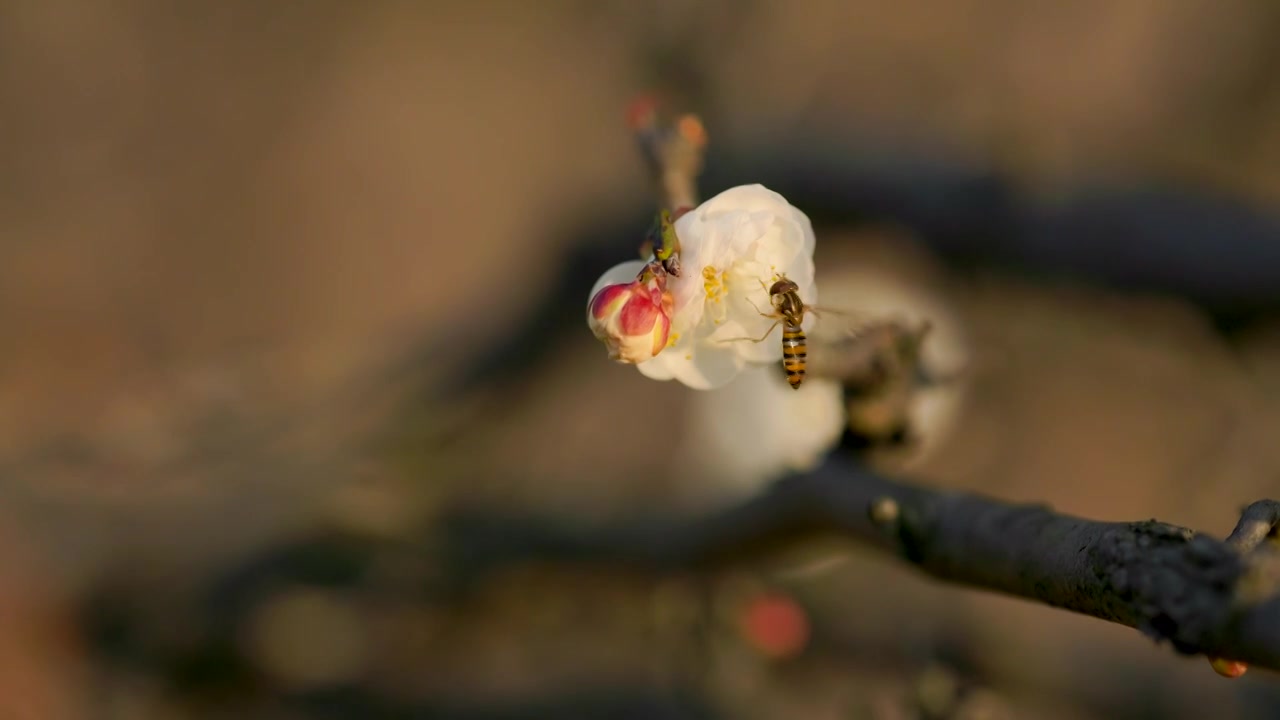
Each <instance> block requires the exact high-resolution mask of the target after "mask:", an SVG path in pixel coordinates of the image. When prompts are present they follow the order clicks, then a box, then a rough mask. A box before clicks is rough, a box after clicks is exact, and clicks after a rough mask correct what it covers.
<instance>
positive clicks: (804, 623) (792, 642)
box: [740, 593, 809, 659]
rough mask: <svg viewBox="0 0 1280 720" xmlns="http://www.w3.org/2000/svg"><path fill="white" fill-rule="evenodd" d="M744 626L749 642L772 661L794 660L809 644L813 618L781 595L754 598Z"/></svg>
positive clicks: (746, 608)
mask: <svg viewBox="0 0 1280 720" xmlns="http://www.w3.org/2000/svg"><path fill="white" fill-rule="evenodd" d="M740 623H741V629H742V634H743V635H744V636H745V637H746V639H747V642H749V643H751V645H752V646H753V647H755V648H756V650H758V651H760V652H761V653H762V654H764V655H767V656H769V657H771V658H775V659H784V658H790V657H794V656H796V655H798V654H800V652H801V651H802V650H804V648H805V645H807V644H808V642H809V618H808V617H807V616H806V615H805V613H804V610H803V609H802V608H801V607H800V605H799V604H797V603H796V601H795V600H792V599H791V598H790V597H787V596H786V595H783V594H781V593H765V594H763V595H758V596H756V597H754V598H752V599H751V600H750V601H748V603H747V605H746V607H745V608H744V610H743V612H742V615H741V616H740Z"/></svg>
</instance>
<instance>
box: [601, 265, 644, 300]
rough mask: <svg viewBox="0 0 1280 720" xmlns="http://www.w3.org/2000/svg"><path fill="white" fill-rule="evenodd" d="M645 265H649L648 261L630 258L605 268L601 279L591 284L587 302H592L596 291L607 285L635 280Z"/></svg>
mask: <svg viewBox="0 0 1280 720" xmlns="http://www.w3.org/2000/svg"><path fill="white" fill-rule="evenodd" d="M645 265H648V263H646V262H645V261H644V260H628V261H626V262H624V263H619V264H617V265H614V266H613V267H611V268H609V269H608V270H605V271H604V274H603V275H601V276H600V279H599V280H597V281H596V284H595V285H592V286H591V294H590V295H588V296H587V302H588V303H590V302H591V298H594V297H595V296H596V293H598V292H600V289H601V288H603V287H604V286H605V285H615V284H617V283H628V282H631V281H632V280H635V279H636V276H637V275H639V274H640V271H641V270H643V269H644V266H645Z"/></svg>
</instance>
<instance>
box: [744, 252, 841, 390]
mask: <svg viewBox="0 0 1280 720" xmlns="http://www.w3.org/2000/svg"><path fill="white" fill-rule="evenodd" d="M760 285H761V287H764V289H765V291H766V292H768V293H769V304H770V305H772V306H773V312H771V313H766V312H760V308H756V311H757V312H760V314H761V315H763V316H765V317H767V318H772V319H773V324H772V325H770V326H769V329H768V330H767V331H765V333H764V335H761V336H760V337H759V338H731V339H729V340H725V341H724V342H736V341H739V340H750V341H751V342H764V341H765V339H767V338H768V337H769V335H770V333H772V332H773V329H774V328H776V327H778V325H779V324H781V325H782V368H783V369H784V370H786V372H787V382H788V383H790V384H791V389H793V390H799V389H800V384H801V383H803V382H804V375H805V358H807V357H808V354H809V352H808V340H807V338H806V337H805V333H804V327H802V326H803V324H804V316H805V314H806V313H813V314H814V315H818V309H817V308H814V307H811V306H808V305H805V304H804V301H803V300H801V299H800V286H799V285H796V284H795V282H794V281H792V280H789V279H787V277H786V276H785V275H779V276H778V279H777V280H775V281H774V283H773V285H765V284H764V281H763V280H762V281H761V282H760ZM824 312H825V311H824Z"/></svg>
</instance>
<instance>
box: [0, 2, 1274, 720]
mask: <svg viewBox="0 0 1280 720" xmlns="http://www.w3.org/2000/svg"><path fill="white" fill-rule="evenodd" d="M647 91H656V92H658V93H660V94H661V95H662V96H663V97H664V98H665V99H666V101H667V102H668V103H669V106H670V107H672V108H673V109H675V110H678V111H692V112H697V113H698V114H700V116H701V117H702V119H703V121H704V123H705V125H706V127H707V129H708V132H709V135H710V147H709V152H708V157H707V169H706V173H705V174H704V176H703V177H702V179H701V183H700V186H701V190H702V193H703V195H704V197H709V196H710V195H712V194H714V193H716V192H719V191H720V190H722V189H725V188H728V187H731V186H733V185H737V184H742V183H754V182H759V183H762V184H764V185H766V186H768V187H770V188H771V189H774V190H777V191H779V192H781V193H782V194H784V195H785V196H786V197H787V199H788V200H789V201H791V202H792V203H793V204H794V205H796V206H797V207H799V208H801V209H802V210H804V211H805V212H806V213H808V214H809V215H810V217H811V218H812V220H813V222H814V226H815V228H816V231H817V235H818V250H817V254H816V262H817V268H818V283H819V286H820V288H821V291H822V293H823V298H824V300H825V301H826V303H837V304H841V305H847V306H851V307H867V308H876V309H877V310H884V311H886V312H890V311H892V312H902V313H906V314H909V315H913V316H918V317H921V318H929V319H931V320H932V321H933V322H934V323H935V326H936V329H937V332H936V333H935V334H934V335H932V336H931V337H930V339H929V343H928V344H927V346H926V351H925V356H926V360H928V361H929V362H932V363H934V364H936V365H937V366H939V367H941V368H942V369H943V370H945V371H952V372H959V373H960V374H961V376H962V380H961V381H958V382H956V383H953V384H944V385H943V386H941V387H940V388H938V389H932V390H927V391H924V392H922V393H921V394H920V396H919V397H918V398H916V399H915V400H914V401H913V402H914V404H913V405H912V408H913V409H912V411H911V412H912V420H911V428H910V430H911V435H912V437H913V438H914V441H913V442H910V443H905V444H898V445H897V446H893V445H894V443H889V444H888V445H890V446H892V447H881V446H879V445H876V444H875V443H871V445H872V446H873V447H870V449H868V445H867V444H866V443H864V444H862V445H861V446H860V447H856V448H854V446H857V445H858V443H857V442H856V438H851V437H846V438H845V441H844V445H843V447H844V449H843V450H842V452H846V451H847V452H853V451H854V450H856V451H857V452H859V453H860V457H863V458H864V459H865V460H866V461H867V462H868V463H871V464H872V465H873V466H874V467H877V468H880V469H883V470H885V471H891V472H900V473H905V474H909V476H910V477H911V478H913V479H914V480H915V481H917V482H921V483H925V484H928V485H932V486H936V487H947V488H963V489H969V490H975V491H980V492H984V493H989V494H993V495H996V496H999V497H1002V498H1007V499H1010V500H1019V501H1031V500H1035V501H1044V502H1048V503H1051V504H1052V505H1053V506H1054V507H1055V508H1057V509H1059V510H1061V511H1064V512H1068V513H1073V514H1079V515H1083V516H1087V517H1090V518H1096V519H1106V520H1137V519H1145V518H1149V517H1158V518H1161V519H1163V520H1167V521H1170V522H1174V523H1178V524H1182V525H1186V526H1190V527H1194V528H1198V529H1202V530H1205V531H1207V532H1210V533H1213V534H1216V535H1219V536H1222V535H1225V534H1226V533H1227V532H1228V531H1229V530H1230V529H1231V527H1232V526H1233V524H1234V522H1235V520H1236V518H1237V515H1238V512H1239V510H1240V508H1241V507H1242V506H1243V505H1245V504H1246V503H1248V502H1250V501H1252V500H1255V499H1259V498H1262V497H1268V496H1270V497H1275V496H1277V495H1280V444H1277V443H1275V442H1274V441H1273V440H1274V438H1275V437H1276V436H1277V432H1280V314H1277V310H1280V5H1276V4H1275V3H1272V2H1268V1H1267V0H1184V1H1182V2H1177V3H1161V2H1149V1H1146V2H1144V1H1142V0H1125V1H1123V2H1104V1H1102V0H1082V1H1081V2H1075V3H1054V4H1027V3H1021V2H1017V1H1016V0H966V1H963V2H954V3H942V4H940V3H933V2H923V1H920V0H910V1H907V2H901V3H892V4H889V3H878V2H837V1H835V0H812V1H811V2H806V3H782V2H764V1H760V0H741V1H738V2H728V1H724V2H714V1H708V2H692V1H687V0H661V1H657V2H650V3H628V2H612V1H607V0H597V1H593V2H588V1H585V0H583V1H577V2H574V1H569V0H564V1H560V2H547V3H520V2H514V1H510V2H497V1H493V2H489V1H485V2H469V3H464V2H436V1H427V2H416V3H410V2H381V1H380V2H364V3H354V2H331V1H325V0H319V1H317V2H310V3H251V2H222V3H196V4H180V3H159V2H149V1H147V0H132V1H129V2H120V3H110V4H91V3H79V2H67V1H63V0H55V1H52V2H45V3H10V4H7V5H5V6H3V7H0V102H3V105H4V108H5V109H4V112H3V121H2V126H3V129H4V133H3V136H4V138H5V153H4V163H3V165H2V166H0V188H2V189H3V192H0V323H2V325H0V327H3V334H2V335H0V337H3V342H2V344H0V348H2V350H3V352H0V493H3V495H2V502H0V608H2V611H3V617H4V618H5V619H6V626H5V629H6V632H4V633H2V634H0V716H3V717H6V718H10V717H11V718H23V719H25V718H38V719H40V720H60V719H62V718H111V719H114V718H222V717H248V718H283V719H286V720H291V719H294V718H297V719H301V718H409V717H414V718H417V717H441V718H472V717H475V718H480V717H484V718H498V717H502V718H526V717H530V718H532V717H557V718H558V717H573V718H595V717H601V718H604V717H609V718H677V717H678V718H695V717H696V718H791V717H802V718H878V719H891V718H1006V717H1017V718H1049V719H1052V718H1064V719H1065V718H1104V717H1105V718H1198V717H1205V716H1209V715H1212V716H1214V717H1240V718H1271V717H1275V716H1276V715H1277V714H1280V680H1277V678H1276V676H1275V675H1274V674H1269V673H1266V672H1262V671H1254V672H1251V673H1250V674H1249V675H1247V676H1246V677H1245V678H1243V679H1241V680H1238V681H1234V682H1231V681H1227V680H1224V679H1222V678H1219V677H1218V676H1216V675H1214V674H1213V672H1212V671H1211V670H1210V669H1209V667H1208V665H1207V663H1205V662H1204V660H1203V659H1200V658H1194V659H1189V658H1182V657H1178V656H1176V655H1175V654H1174V653H1173V652H1171V651H1170V650H1169V649H1168V648H1160V647H1155V646H1154V645H1153V644H1152V643H1151V642H1150V641H1148V640H1146V639H1144V638H1143V637H1141V636H1140V635H1139V634H1138V633H1137V632H1136V631H1133V630H1130V629H1127V628H1123V627H1119V626H1113V625H1109V624H1106V623H1103V622H1101V621H1097V620H1093V619H1090V618H1084V617H1077V616H1072V615H1068V614H1066V613H1063V612H1060V611H1055V610H1051V609H1048V608H1045V607H1041V606H1038V605H1035V604H1031V603H1026V602H1020V601H1015V600H1010V599H1005V598H1000V597H994V596H992V595H989V594H985V593H979V592H974V591H969V590H964V589H958V588H951V587H944V586H940V585H937V584H935V583H932V582H928V581H926V580H924V579H922V578H920V577H918V576H917V575H915V574H914V573H912V572H911V571H910V570H908V569H906V568H903V567H898V566H896V565H895V564H893V563H892V562H890V561H887V560H885V559H882V558H876V557H872V556H870V555H869V554H861V553H859V552H857V551H856V549H855V550H853V551H852V552H846V551H843V550H842V551H840V552H841V554H842V557H843V561H842V562H840V563H839V564H838V565H836V566H834V567H831V568H828V569H826V570H825V571H822V572H786V571H785V570H786V568H777V567H774V568H769V569H759V568H744V569H742V570H741V571H735V572H731V573H727V574H718V575H716V576H715V577H651V576H645V575H643V574H640V573H635V572H628V571H623V570H621V569H619V571H617V572H609V571H608V570H609V569H608V568H607V567H606V568H604V569H601V568H600V567H594V568H591V569H589V570H586V569H581V568H574V567H571V566H566V567H561V566H559V565H557V564H556V563H534V564H532V565H527V564H525V565H520V566H518V567H512V568H510V569H509V570H503V571H501V572H494V573H487V574H485V576H484V577H482V578H475V579H473V581H471V582H469V584H468V590H467V591H466V592H465V593H461V594H459V593H454V592H452V591H451V590H450V588H452V587H453V583H452V579H451V573H452V572H453V571H454V570H456V569H457V568H458V567H459V566H465V564H466V563H465V562H462V563H460V562H458V558H459V557H461V558H463V559H465V558H466V557H468V555H467V552H468V550H467V547H466V544H465V542H462V543H461V544H460V541H459V540H458V539H457V538H454V537H452V536H451V535H450V534H449V531H448V528H449V527H450V525H449V523H447V522H445V521H444V518H446V517H447V516H449V514H450V513H451V512H453V510H455V509H457V508H466V509H467V510H468V512H472V513H476V512H480V513H483V512H487V511H493V512H502V513H507V514H510V513H523V514H527V515H529V516H536V517H539V518H543V519H547V520H550V521H553V522H561V523H564V524H565V525H566V526H575V527H577V526H596V525H601V526H603V525H608V524H609V523H613V522H621V521H627V520H630V519H634V518H636V517H638V516H639V515H642V514H646V513H682V514H684V513H698V512H703V511H707V510H714V509H715V508H717V507H722V506H724V505H725V504H727V503H732V502H733V501H734V500H740V499H743V498H746V497H750V496H751V495H752V494H753V493H755V492H758V491H759V490H760V489H761V487H763V485H764V484H765V483H767V482H769V481H770V480H771V479H776V478H774V477H771V476H770V475H769V474H768V473H761V474H760V475H758V476H751V477H743V476H742V475H741V474H737V473H721V474H717V473H716V472H714V469H715V467H717V464H716V458H715V457H706V456H705V455H704V456H700V457H689V456H687V455H679V454H677V455H675V456H668V455H667V454H665V453H657V452H653V451H652V448H650V447H646V446H643V445H642V444H641V443H637V442H636V438H637V437H647V436H649V435H651V434H652V430H653V428H655V427H662V428H664V429H666V430H667V431H668V432H670V433H671V434H672V435H673V436H680V434H681V433H682V432H683V431H684V429H686V428H687V427H688V425H689V423H691V422H696V419H697V418H699V417H701V416H700V415H699V412H703V411H705V408H700V406H699V403H700V402H704V401H703V399H701V398H699V397H697V395H698V394H697V393H694V392H693V391H689V390H687V389H684V388H682V387H679V386H674V385H672V384H669V383H655V382H652V381H648V380H646V379H644V378H642V377H641V376H640V375H639V373H637V372H635V370H634V369H632V368H628V367H623V366H618V365H615V364H613V363H610V362H608V361H607V359H606V358H605V354H604V350H603V348H601V347H600V345H599V344H598V343H597V342H596V341H595V340H594V339H593V338H592V337H591V335H590V333H588V332H587V331H586V328H585V327H583V322H582V320H583V317H582V312H583V307H584V305H585V302H586V300H587V298H586V293H587V291H588V290H589V289H590V287H591V285H592V283H593V282H594V280H595V279H596V278H597V277H598V276H599V275H600V273H601V272H603V271H604V270H605V269H606V268H608V267H609V266H611V265H613V264H615V263H617V262H619V261H621V260H624V259H629V258H631V257H634V256H635V253H636V249H637V247H638V245H639V242H640V239H641V237H642V235H643V233H644V231H645V230H646V228H647V227H648V222H649V219H650V218H651V214H652V212H653V209H654V207H655V205H654V203H655V196H654V194H653V191H652V188H651V186H650V184H649V182H648V179H647V177H646V174H645V170H644V167H643V165H642V163H641V162H640V159H639V156H638V155H637V153H636V148H635V146H634V142H633V139H632V137H631V136H630V135H629V133H628V130H627V128H626V125H625V123H624V116H625V109H626V107H627V105H628V103H629V102H630V101H631V100H632V98H634V97H635V95H636V94H637V93H639V92H647ZM624 410H625V411H624ZM850 434H851V435H856V433H854V432H853V431H851V432H850ZM850 448H854V449H850ZM697 451H698V449H697V448H696V447H695V448H685V449H682V450H681V451H680V452H690V453H694V454H695V455H696V454H697ZM676 458H679V460H678V461H677V459H676ZM695 467H697V468H703V469H701V470H699V471H697V472H694V471H691V468H695ZM497 535H498V536H500V535H501V528H498V531H497ZM459 548H461V550H459ZM451 558H452V559H451ZM804 564H805V562H799V561H798V565H797V567H799V566H801V565H804Z"/></svg>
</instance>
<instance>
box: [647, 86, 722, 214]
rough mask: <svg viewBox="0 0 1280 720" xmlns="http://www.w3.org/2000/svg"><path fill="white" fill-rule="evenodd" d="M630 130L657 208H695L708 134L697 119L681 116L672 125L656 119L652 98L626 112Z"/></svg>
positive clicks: (655, 103) (657, 111)
mask: <svg viewBox="0 0 1280 720" xmlns="http://www.w3.org/2000/svg"><path fill="white" fill-rule="evenodd" d="M629 122H630V124H631V129H632V131H633V132H634V133H635V135H636V141H637V142H638V143H639V145H640V155H641V157H642V158H643V159H644V162H645V167H646V168H648V170H649V174H650V177H651V178H652V179H653V181H654V184H655V186H656V189H657V195H658V198H659V205H660V206H662V207H665V208H666V209H668V210H671V211H673V212H674V211H677V210H680V209H682V208H693V207H694V206H696V205H697V204H698V176H699V175H701V174H702V166H703V155H704V154H705V152H706V149H707V133H706V130H705V129H704V128H703V126H702V121H701V120H699V119H698V117H697V116H696V115H682V116H680V117H678V118H677V119H676V120H675V122H674V123H672V124H670V125H667V124H664V123H663V122H662V121H661V120H660V118H659V108H658V103H657V101H656V100H655V99H654V98H652V97H647V96H646V97H642V98H640V99H638V100H636V101H635V102H634V103H633V104H632V106H631V109H630V112H629Z"/></svg>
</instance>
